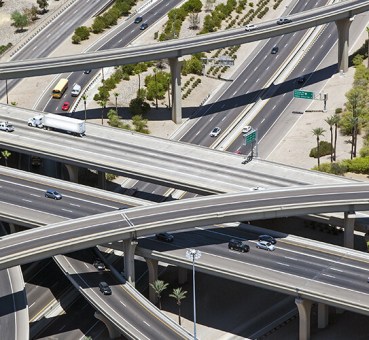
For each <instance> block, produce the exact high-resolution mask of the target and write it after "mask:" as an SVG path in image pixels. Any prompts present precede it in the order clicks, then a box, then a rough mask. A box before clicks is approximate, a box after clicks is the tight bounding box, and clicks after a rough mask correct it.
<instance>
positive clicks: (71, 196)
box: [0, 174, 130, 216]
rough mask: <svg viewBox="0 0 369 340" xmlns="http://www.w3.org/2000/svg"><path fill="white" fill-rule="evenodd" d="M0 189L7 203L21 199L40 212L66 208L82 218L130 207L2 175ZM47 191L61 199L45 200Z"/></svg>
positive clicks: (0, 196)
mask: <svg viewBox="0 0 369 340" xmlns="http://www.w3.org/2000/svg"><path fill="white" fill-rule="evenodd" d="M0 188H1V190H0V199H1V200H3V201H5V202H8V203H13V204H19V199H20V198H21V200H22V201H24V202H25V205H26V206H27V207H29V208H34V209H38V210H40V211H41V210H43V209H45V208H46V206H47V208H46V210H47V211H49V209H50V208H51V207H58V209H59V208H60V207H63V208H66V207H68V209H73V212H74V213H75V214H76V215H81V216H84V215H85V214H92V213H94V214H97V213H102V212H106V211H111V210H117V209H122V208H129V207H130V206H128V205H124V204H120V203H118V202H115V201H110V200H108V199H103V198H99V197H94V196H91V195H87V194H80V193H78V192H77V191H72V190H67V189H65V188H63V187H61V186H58V185H55V186H53V187H52V188H50V187H49V186H46V185H44V184H38V183H35V182H32V181H27V180H23V179H19V178H14V177H10V176H6V175H3V174H2V175H1V176H0ZM48 189H53V190H57V191H58V192H60V193H61V194H62V196H63V198H62V199H61V200H60V201H55V200H53V199H50V198H46V197H45V192H46V190H48ZM66 201H67V202H66ZM63 202H64V203H63Z"/></svg>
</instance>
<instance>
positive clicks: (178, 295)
mask: <svg viewBox="0 0 369 340" xmlns="http://www.w3.org/2000/svg"><path fill="white" fill-rule="evenodd" d="M186 294H187V291H186V290H182V287H179V288H175V289H173V292H172V294H169V296H170V297H172V298H174V299H176V300H177V305H178V323H179V325H180V326H181V300H183V299H185V298H186Z"/></svg>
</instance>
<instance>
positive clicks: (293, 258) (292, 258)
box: [284, 256, 299, 261]
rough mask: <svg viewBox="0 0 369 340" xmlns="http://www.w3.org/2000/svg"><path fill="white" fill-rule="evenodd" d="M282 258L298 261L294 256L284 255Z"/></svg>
mask: <svg viewBox="0 0 369 340" xmlns="http://www.w3.org/2000/svg"><path fill="white" fill-rule="evenodd" d="M284 258H285V259H289V260H294V261H299V259H297V258H296V257H291V256H285V257H284Z"/></svg>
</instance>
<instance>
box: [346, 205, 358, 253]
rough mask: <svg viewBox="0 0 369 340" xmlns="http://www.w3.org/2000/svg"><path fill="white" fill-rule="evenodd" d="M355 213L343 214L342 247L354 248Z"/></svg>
mask: <svg viewBox="0 0 369 340" xmlns="http://www.w3.org/2000/svg"><path fill="white" fill-rule="evenodd" d="M355 217H356V215H355V212H349V213H347V212H345V215H344V220H343V228H344V234H343V246H344V247H346V248H351V249H353V248H354V225H355Z"/></svg>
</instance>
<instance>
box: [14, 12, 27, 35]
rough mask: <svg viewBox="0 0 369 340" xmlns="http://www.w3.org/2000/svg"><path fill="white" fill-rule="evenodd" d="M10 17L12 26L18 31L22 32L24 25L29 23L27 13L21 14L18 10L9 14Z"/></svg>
mask: <svg viewBox="0 0 369 340" xmlns="http://www.w3.org/2000/svg"><path fill="white" fill-rule="evenodd" d="M11 19H12V20H13V26H14V27H15V28H16V29H17V30H16V31H18V32H23V30H24V27H26V26H28V25H29V20H28V17H27V15H25V14H21V13H20V12H19V11H14V12H13V13H12V14H11Z"/></svg>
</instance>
